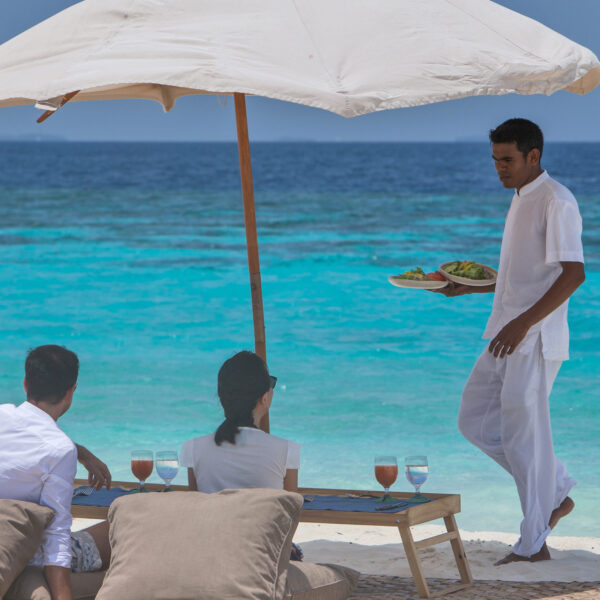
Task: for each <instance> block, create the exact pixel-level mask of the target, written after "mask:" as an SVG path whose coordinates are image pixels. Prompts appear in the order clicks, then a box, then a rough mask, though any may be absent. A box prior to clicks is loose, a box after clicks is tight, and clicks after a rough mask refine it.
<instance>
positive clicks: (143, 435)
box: [0, 143, 600, 536]
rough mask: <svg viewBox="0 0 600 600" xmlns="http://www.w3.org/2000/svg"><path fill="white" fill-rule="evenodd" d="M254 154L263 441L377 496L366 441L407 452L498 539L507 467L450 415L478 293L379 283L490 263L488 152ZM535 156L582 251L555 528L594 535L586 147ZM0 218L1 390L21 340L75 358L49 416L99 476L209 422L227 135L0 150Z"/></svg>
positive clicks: (321, 481)
mask: <svg viewBox="0 0 600 600" xmlns="http://www.w3.org/2000/svg"><path fill="white" fill-rule="evenodd" d="M252 158H253V168H254V183H255V195H256V214H257V223H258V237H259V249H260V256H261V270H262V285H263V294H264V311H265V323H266V337H267V355H268V362H269V367H270V370H271V372H272V373H273V374H274V375H276V376H277V377H278V378H279V381H278V385H277V389H276V393H275V398H274V401H273V406H272V411H271V431H272V433H274V434H275V435H280V436H283V437H286V438H290V439H293V440H295V441H297V442H300V443H301V444H302V466H301V470H300V476H299V479H300V484H301V485H304V486H326V487H364V488H375V489H376V488H377V487H378V484H377V483H376V482H375V480H374V477H373V457H374V455H375V454H395V455H397V456H398V458H399V460H402V459H403V457H404V456H406V455H408V454H426V455H427V456H428V457H429V463H430V476H429V479H428V481H427V482H426V483H425V485H424V487H423V491H424V492H427V491H430V492H433V491H435V492H459V493H461V494H462V503H463V512H462V513H461V514H460V515H459V519H458V520H459V524H460V526H461V527H463V528H466V529H478V530H485V531H494V530H495V531H513V532H517V531H518V525H519V522H520V518H521V516H520V507H519V501H518V497H517V493H516V489H515V487H514V484H513V482H512V480H511V479H510V477H509V476H508V475H507V474H505V473H504V472H503V471H502V470H501V469H500V467H498V466H497V465H496V464H495V463H493V462H492V461H491V460H490V459H489V458H487V457H486V456H484V455H483V454H481V453H480V452H479V451H478V450H477V449H476V448H474V447H472V446H471V445H470V444H469V443H468V442H467V441H466V440H464V439H463V438H462V436H461V435H460V433H459V432H458V430H457V427H456V416H457V412H458V406H459V402H460V395H461V390H462V388H463V385H464V383H465V381H466V379H467V377H468V375H469V372H470V369H471V367H472V365H473V363H474V361H475V359H476V358H477V356H478V355H479V353H480V352H481V350H482V349H483V348H484V346H485V342H484V341H482V340H481V334H482V332H483V329H484V326H485V323H486V319H487V317H488V315H489V312H490V309H491V304H492V296H491V295H474V296H467V297H461V298H454V299H447V298H445V297H443V296H441V295H436V294H430V293H427V292H422V291H413V290H401V289H398V288H395V287H392V286H391V285H390V284H389V283H388V281H387V277H388V275H393V274H397V273H399V272H402V271H404V270H405V269H407V268H411V267H414V266H416V265H419V266H421V267H423V268H424V269H426V270H433V269H435V268H437V266H438V265H440V264H441V263H442V262H444V261H446V260H454V259H473V260H476V261H478V262H481V263H485V264H488V265H492V266H496V265H497V264H498V257H499V250H500V241H501V235H502V229H503V223H504V218H505V215H506V212H507V210H508V206H509V204H510V200H511V192H510V191H508V190H504V189H503V188H502V187H501V185H500V183H499V182H498V180H497V178H496V174H495V171H494V168H493V165H492V162H491V159H490V150H489V147H488V145H487V144H485V143H473V144H466V143H464V144H335V143H331V144H326V143H322V144H317V143H258V144H253V146H252ZM543 164H544V166H545V167H546V168H547V170H548V172H549V173H550V174H551V175H552V176H554V177H555V178H557V179H558V180H559V181H561V182H562V183H564V184H566V185H567V186H568V187H570V189H571V190H572V191H573V192H574V193H575V195H576V197H577V199H578V202H579V206H580V210H581V213H582V216H583V221H584V250H585V254H586V263H587V264H586V269H587V279H586V282H585V284H584V285H583V286H582V288H580V289H579V290H578V291H577V292H576V294H575V295H574V297H573V298H572V300H571V304H570V326H571V360H569V361H568V362H565V363H564V364H563V366H562V369H561V371H560V373H559V376H558V378H557V381H556V384H555V387H554V390H553V393H552V396H551V412H552V422H553V431H554V442H555V447H556V451H557V454H558V455H559V456H560V458H561V459H562V460H563V461H564V462H565V464H566V465H567V467H568V469H569V470H570V472H571V474H572V475H573V476H574V478H575V479H577V481H578V485H577V487H576V488H575V490H574V491H573V497H574V499H575V501H576V509H575V512H574V513H573V515H572V516H571V517H569V519H568V525H567V520H566V521H565V525H562V524H561V525H559V527H558V528H557V530H556V534H557V535H561V534H562V535H579V536H600V525H599V522H598V518H597V512H598V507H599V506H600V501H599V497H600V470H599V468H598V463H599V460H598V459H599V458H600V444H599V439H600V421H599V415H600V409H599V402H598V400H599V392H598V390H599V388H600V371H599V366H600V254H599V250H600V236H599V233H600V175H599V174H598V164H600V144H548V145H547V148H546V150H545V154H544V159H543ZM0 207H1V211H2V212H1V214H2V219H1V220H0V281H1V283H2V295H1V302H0V402H13V403H20V402H21V401H22V400H23V389H22V378H23V362H24V358H25V355H26V352H27V350H28V349H29V348H31V347H33V346H36V345H39V344H44V343H58V344H64V345H66V346H67V347H69V348H70V349H72V350H74V351H76V352H77V353H78V354H79V357H80V360H81V372H80V379H79V385H78V389H77V393H76V395H75V401H74V404H73V407H72V409H71V410H70V411H69V412H68V413H67V414H66V415H65V416H64V417H63V419H61V421H60V423H61V425H62V427H63V428H64V430H65V431H66V432H67V434H68V435H69V436H71V437H72V438H73V439H74V440H75V441H77V442H79V443H82V444H84V445H86V446H87V447H89V448H90V449H91V450H92V451H93V452H95V453H96V454H97V455H98V456H99V457H101V458H102V459H103V460H104V461H105V462H107V463H108V465H109V466H110V468H111V470H112V473H113V476H114V478H115V479H132V478H133V476H132V475H131V473H130V470H129V455H130V451H131V450H132V449H134V448H150V449H153V450H162V449H179V448H180V447H181V444H182V442H183V441H185V440H187V439H189V438H191V437H193V436H197V435H203V434H207V433H210V432H211V431H213V430H214V429H215V428H216V426H217V424H218V423H219V422H220V420H221V418H222V412H221V409H220V406H219V402H218V398H217V395H216V376H217V371H218V369H219V367H220V365H221V363H222V362H223V361H224V360H225V359H226V358H228V357H229V356H231V355H232V354H233V353H235V352H236V351H238V350H241V349H244V348H246V349H252V347H253V329H252V316H251V304H250V289H249V283H248V273H247V257H246V250H245V234H244V220H243V212H242V202H241V193H240V183H239V171H238V158H237V148H236V146H235V144H228V143H222V144H209V143H206V144H168V143H164V144H126V143H121V144H112V143H5V144H2V145H0ZM80 475H83V472H80ZM151 481H157V482H158V481H159V479H158V477H157V476H156V474H155V473H154V474H153V475H152V477H151ZM176 482H181V483H183V482H185V474H184V473H182V472H181V471H180V474H179V475H178V477H177V480H176ZM394 489H404V490H408V489H409V484H408V482H407V481H406V480H405V479H404V477H403V475H402V474H401V475H400V476H399V479H398V481H397V483H396V484H395V486H394Z"/></svg>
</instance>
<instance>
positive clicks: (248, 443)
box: [179, 427, 300, 494]
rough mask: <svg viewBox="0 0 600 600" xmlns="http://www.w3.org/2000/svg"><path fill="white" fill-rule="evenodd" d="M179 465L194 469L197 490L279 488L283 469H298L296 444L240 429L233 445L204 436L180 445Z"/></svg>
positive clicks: (280, 487) (212, 436) (210, 492)
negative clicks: (218, 443)
mask: <svg viewBox="0 0 600 600" xmlns="http://www.w3.org/2000/svg"><path fill="white" fill-rule="evenodd" d="M179 464H181V466H182V467H188V468H191V469H194V475H195V476H196V483H197V484H198V491H199V492H205V493H209V494H212V493H214V492H219V491H221V490H224V489H246V488H272V489H279V490H281V489H283V478H284V477H285V472H286V470H287V469H298V468H299V467H300V444H297V443H296V442H290V441H289V440H286V439H283V438H280V437H277V436H275V435H271V434H270V433H265V432H264V431H262V430H261V429H255V428H253V427H240V433H238V434H237V436H236V438H235V444H230V443H229V442H223V443H222V444H221V445H220V446H217V445H216V444H215V435H214V433H211V434H210V435H204V436H202V437H197V438H194V439H192V440H188V441H187V442H185V443H184V444H183V448H182V449H181V456H180V457H179Z"/></svg>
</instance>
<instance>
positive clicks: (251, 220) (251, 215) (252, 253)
mask: <svg viewBox="0 0 600 600" xmlns="http://www.w3.org/2000/svg"><path fill="white" fill-rule="evenodd" d="M233 98H234V101H235V121H236V125H237V138H238V151H239V155H240V177H241V180H242V198H243V200H244V220H245V224H246V249H247V251H248V270H249V271H250V293H251V296H252V318H253V320H254V350H255V352H256V354H258V355H259V356H261V357H262V358H263V360H264V361H265V363H266V362H267V346H266V341H265V317H264V312H263V301H262V286H261V283H260V262H259V259H258V237H257V235H256V213H255V210H254V189H253V186H252V164H251V161H250V139H249V137H248V119H247V117H246V97H245V95H244V94H239V93H237V92H236V93H234V94H233ZM260 428H261V429H262V430H263V431H266V432H268V431H269V414H268V413H267V414H266V415H265V416H264V417H263V418H262V420H261V422H260Z"/></svg>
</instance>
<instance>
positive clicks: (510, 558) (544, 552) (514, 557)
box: [494, 542, 552, 567]
mask: <svg viewBox="0 0 600 600" xmlns="http://www.w3.org/2000/svg"><path fill="white" fill-rule="evenodd" d="M551 559H552V557H551V556H550V550H548V546H546V542H544V545H543V546H542V548H541V550H540V551H539V552H536V553H535V554H532V555H531V556H520V555H518V554H515V553H514V552H511V553H510V554H507V555H506V556H505V557H504V558H501V559H500V560H499V561H498V562H495V563H494V566H496V567H499V566H500V565H507V564H508V563H511V562H523V561H525V562H538V561H540V560H551Z"/></svg>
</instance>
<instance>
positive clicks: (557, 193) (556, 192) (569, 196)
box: [543, 177, 577, 206]
mask: <svg viewBox="0 0 600 600" xmlns="http://www.w3.org/2000/svg"><path fill="white" fill-rule="evenodd" d="M543 187H544V191H545V193H546V194H547V196H548V199H549V200H550V201H552V202H558V203H568V204H574V205H575V206H577V200H576V199H575V196H574V195H573V192H571V190H570V189H569V188H568V187H567V186H566V185H563V184H562V183H560V181H556V179H553V178H552V177H548V178H547V179H546V181H544V186H543Z"/></svg>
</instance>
